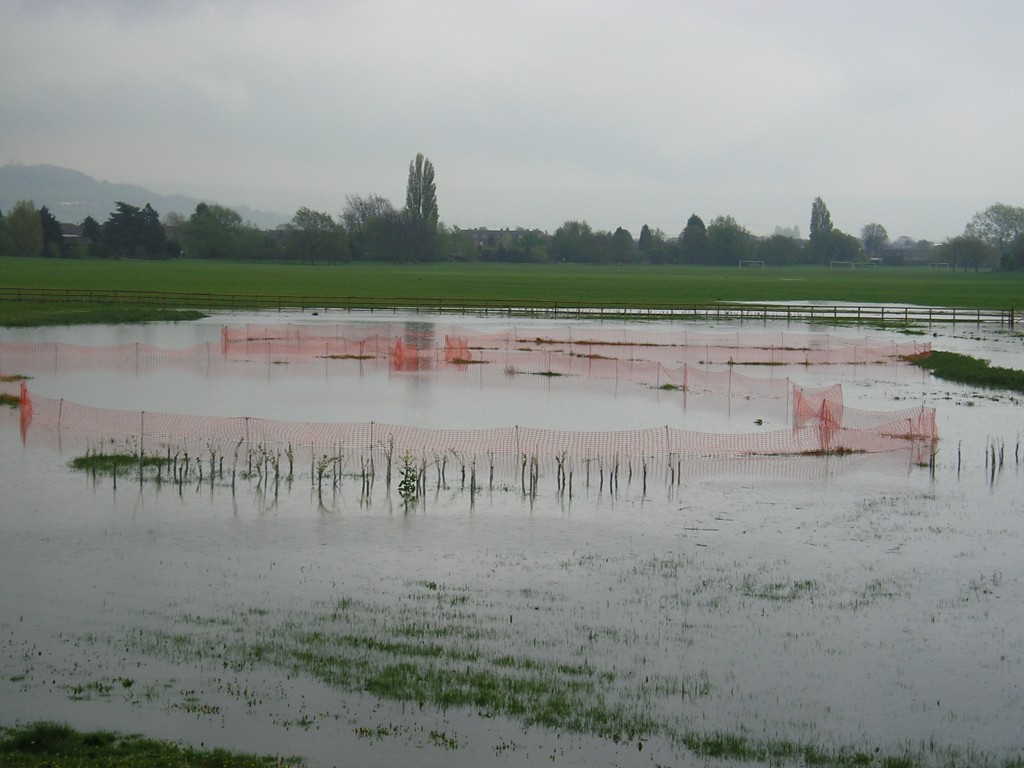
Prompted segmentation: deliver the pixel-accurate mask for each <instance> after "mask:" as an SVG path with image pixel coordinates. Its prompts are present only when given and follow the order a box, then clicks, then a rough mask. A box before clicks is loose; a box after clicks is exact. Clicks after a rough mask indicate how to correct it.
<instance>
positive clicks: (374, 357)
mask: <svg viewBox="0 0 1024 768" xmlns="http://www.w3.org/2000/svg"><path fill="white" fill-rule="evenodd" d="M328 331H331V332H333V333H334V334H335V335H328ZM414 331H415V332H412V331H409V330H408V329H407V330H406V332H405V333H404V335H396V334H394V333H392V332H390V329H389V328H385V327H381V328H376V327H375V328H371V329H362V328H360V327H359V326H344V327H343V326H327V327H326V329H324V328H320V327H318V326H312V327H306V326H280V327H276V326H271V327H263V326H260V327H254V326H247V327H246V328H245V329H244V330H242V331H239V330H237V329H228V328H224V329H222V337H223V338H222V341H221V343H220V344H219V345H218V344H213V343H208V344H199V345H196V346H193V347H189V348H186V349H165V348H161V347H155V346H152V345H148V344H138V343H135V344H120V345H113V346H105V347H83V346H78V345H74V344H62V343H40V344H15V343H0V367H2V368H3V369H5V370H9V371H17V372H21V373H36V372H45V373H52V374H58V373H62V372H71V371H78V370H93V369H103V370H107V371H126V372H131V373H135V374H140V373H148V372H152V371H156V370H161V369H166V368H170V369H176V370H185V371H191V372H195V373H199V374H201V375H204V376H216V375H260V376H261V377H262V376H264V375H266V374H267V371H269V370H271V369H272V368H277V369H278V371H280V370H281V369H283V368H284V367H288V368H290V369H291V371H292V372H296V373H298V372H300V371H301V370H302V368H303V366H306V367H307V368H311V367H312V366H319V367H329V368H330V370H335V368H336V369H337V370H338V371H339V372H344V371H346V370H351V366H353V365H355V364H358V365H360V366H364V367H366V368H367V369H370V370H372V369H380V370H387V371H389V372H393V373H401V372H404V371H418V372H428V371H429V372H432V374H433V375H438V376H440V375H447V374H452V375H457V374H459V373H465V372H466V371H467V370H468V369H470V368H473V369H474V370H476V371H479V382H478V383H480V384H484V383H486V384H488V385H490V386H496V385H497V382H498V381H499V380H500V378H501V377H502V375H505V376H506V377H513V376H516V375H524V376H527V375H543V376H581V377H591V378H595V379H607V380H615V381H632V382H635V383H637V384H641V385H646V386H651V387H675V388H679V389H683V390H685V391H688V392H695V393H700V392H713V393H720V394H729V395H736V396H741V397H751V398H755V397H756V398H775V399H783V398H785V397H787V396H788V393H789V388H790V382H789V380H788V379H782V378H779V379H773V378H761V377H754V376H747V375H744V374H740V373H739V372H737V371H734V370H733V365H734V364H735V365H739V364H742V365H748V366H752V365H763V366H766V367H768V369H769V370H771V367H772V366H775V365H785V364H800V365H816V364H840V363H842V364H849V363H858V364H876V363H883V364H888V363H892V362H894V361H896V360H897V359H898V358H899V357H900V356H903V355H909V354H919V353H920V352H921V351H922V350H923V349H927V346H928V345H922V344H919V343H916V342H912V343H909V344H901V345H897V344H882V343H869V342H864V343H861V344H855V343H852V342H850V341H848V340H843V339H842V338H841V337H831V336H827V335H825V334H819V335H814V334H755V333H744V334H700V333H693V332H689V331H682V332H650V331H648V332H641V331H633V330H632V329H631V330H630V331H629V338H630V340H629V341H623V339H626V338H627V336H626V332H625V331H617V332H611V331H605V332H603V334H601V333H600V331H595V332H593V333H590V334H588V337H587V338H586V339H584V340H582V341H579V340H573V339H571V333H572V331H571V330H560V331H559V334H558V335H556V334H555V333H553V332H552V333H547V334H546V335H545V336H544V337H540V336H536V335H531V337H530V338H529V339H523V338H520V337H519V336H517V335H516V334H515V333H514V332H511V331H509V332H506V333H503V334H489V335H485V334H476V335H474V336H466V335H451V334H448V335H445V336H444V340H443V346H442V345H441V344H440V343H437V342H435V340H434V337H433V335H431V334H427V333H424V332H423V331H422V329H414ZM342 332H346V333H349V334H350V336H349V337H346V336H341V335H337V334H340V333H342ZM599 334H600V335H599ZM693 342H703V343H693ZM743 344H751V345H754V346H741V345H743ZM757 345H761V346H757ZM279 363H288V366H282V365H277V364H279ZM708 364H725V365H728V369H727V370H724V371H711V370H708V369H707V368H706V367H702V366H706V365H708ZM332 366H333V367H332ZM282 375H287V374H282ZM485 379H486V381H485ZM520 381H522V379H520ZM503 385H507V381H506V382H503Z"/></svg>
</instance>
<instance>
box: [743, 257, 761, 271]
mask: <svg viewBox="0 0 1024 768" xmlns="http://www.w3.org/2000/svg"><path fill="white" fill-rule="evenodd" d="M744 267H753V268H755V269H757V268H758V267H760V268H761V269H764V262H763V261H749V260H748V261H744V260H742V259H741V260H740V269H743V268H744Z"/></svg>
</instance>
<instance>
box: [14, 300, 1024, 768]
mask: <svg viewBox="0 0 1024 768" xmlns="http://www.w3.org/2000/svg"><path fill="white" fill-rule="evenodd" d="M388 321H389V322H395V323H402V324H407V323H417V324H421V325H424V326H427V327H431V328H432V332H433V333H434V335H435V336H437V337H442V338H443V335H444V332H445V329H446V327H448V326H450V325H451V324H452V322H453V321H452V319H451V318H450V317H430V316H425V315H417V316H415V317H401V316H397V317H394V318H389V319H388ZM246 322H258V323H265V324H272V323H276V322H296V323H329V322H337V323H358V322H367V323H370V322H373V323H378V322H380V317H379V316H374V317H372V318H370V317H361V316H358V315H351V314H341V313H338V314H336V315H335V314H331V313H327V314H325V315H324V316H322V317H318V318H313V317H311V316H309V315H308V314H307V315H305V316H300V315H295V316H287V315H286V316H279V315H276V314H275V315H270V316H268V315H250V316H241V315H230V316H227V315H225V316H219V317H214V318H210V319H207V320H205V321H201V322H197V323H189V324H153V325H145V326H120V327H110V328H58V329H53V328H48V329H31V330H4V331H0V341H5V342H53V341H61V342H70V343H74V344H81V345H87V346H100V345H108V344H123V343H135V342H138V343H145V344H152V345H156V346H162V347H167V348H177V349H182V348H187V347H191V346H193V345H196V344H201V343H205V342H210V341H217V340H219V338H220V328H221V325H222V324H228V325H237V324H242V323H246ZM458 324H459V325H460V326H463V327H464V326H467V325H471V326H474V327H478V328H480V329H481V330H493V329H500V328H505V327H508V325H509V324H510V323H509V322H508V320H507V319H505V321H504V323H502V321H499V320H495V319H494V318H475V319H474V318H461V317H460V318H458ZM515 324H517V325H519V326H524V327H529V326H531V321H529V320H519V319H517V320H515ZM534 325H536V326H537V327H550V326H551V325H553V323H552V322H551V321H537V322H536V323H535V324H534ZM573 326H574V327H578V328H580V329H581V330H585V329H586V328H587V327H588V326H587V323H585V322H582V321H575V322H574V323H573ZM666 327H669V326H666ZM687 327H689V328H693V327H694V326H693V325H692V324H690V325H688V326H687ZM772 328H776V329H783V330H792V331H800V332H805V331H810V332H820V333H825V332H827V333H833V334H837V335H844V336H852V337H862V336H865V335H867V336H870V337H871V338H882V339H887V340H891V339H897V340H900V341H904V340H906V338H907V337H905V336H903V335H901V334H898V333H895V332H892V331H882V330H868V331H865V330H863V329H851V328H844V329H828V328H821V327H816V328H812V329H808V328H804V327H801V328H795V327H793V326H782V325H779V326H773V325H769V326H768V329H772ZM700 330H707V331H711V332H716V331H721V332H728V333H737V332H740V331H742V330H744V329H743V328H741V327H739V326H738V325H735V324H722V325H719V326H701V327H700ZM750 330H751V331H752V332H762V331H764V330H765V326H763V325H761V324H756V325H752V326H750ZM922 338H923V339H926V340H930V341H931V342H932V343H933V344H934V346H935V348H936V349H941V350H948V351H957V352H964V353H967V354H971V355H974V356H978V357H984V358H986V359H990V360H991V361H992V362H993V364H995V365H1002V366H1008V367H1014V368H1024V340H1022V338H1021V336H1020V335H1019V334H1014V333H1011V332H1008V331H1006V330H1005V329H997V328H978V327H975V326H957V327H955V328H945V327H936V328H932V329H928V335H927V336H926V337H922ZM347 362H348V364H349V365H348V367H347V368H346V369H344V370H342V369H341V368H340V367H332V366H330V365H327V364H324V365H323V366H316V365H314V366H311V367H308V368H303V367H300V366H294V367H293V366H273V365H268V366H266V367H265V368H264V369H262V370H259V371H253V372H250V373H249V374H248V375H243V376H212V375H204V374H203V373H202V372H197V371H183V370H173V369H172V370H159V371H144V372H136V371H125V370H110V369H108V370H96V369H90V368H88V367H81V368H74V369H72V368H68V369H63V370H62V369H61V366H59V365H55V366H54V367H53V369H51V370H50V371H43V370H41V371H35V372H32V373H31V375H32V377H33V378H32V379H31V380H30V381H29V388H30V390H31V391H33V392H37V393H38V394H40V395H42V396H45V397H51V398H65V399H67V400H71V401H75V402H79V403H83V404H86V405H93V406H98V407H103V408H120V409H126V410H146V411H150V412H156V411H162V412H177V413H188V414H202V415H223V416H239V415H247V416H256V417H260V418H269V419H282V420H295V421H360V422H364V421H378V422H383V423H394V424H408V425H415V426H427V427H444V428H465V429H469V428H481V427H489V426H505V425H508V424H519V425H525V426H538V427H555V428H562V429H573V430H616V429H633V428H637V427H647V426H659V425H664V424H674V425H679V426H684V427H685V428H688V429H698V430H707V431H718V432H751V431H755V430H756V429H759V428H762V427H763V428H782V427H784V426H785V424H786V421H787V416H788V414H787V411H786V406H785V404H779V403H777V402H757V401H750V400H746V399H743V400H740V401H738V402H731V401H730V402H723V401H722V400H721V398H719V399H717V400H716V399H712V398H705V399H700V398H696V399H695V400H694V401H685V400H683V399H682V398H681V396H680V395H679V393H666V392H662V391H660V390H657V389H654V388H651V387H639V386H637V385H635V384H633V383H629V382H625V381H600V382H595V381H583V380H580V379H578V378H576V379H574V378H569V377H564V378H559V379H540V378H533V379H530V380H526V379H525V378H520V377H516V383H515V385H509V386H501V387H498V386H485V385H484V382H483V378H482V377H483V373H482V372H481V371H479V370H476V371H474V370H472V367H470V370H468V371H467V372H466V376H465V380H464V381H461V382H458V381H455V382H453V381H449V380H444V381H439V380H437V379H435V378H433V377H432V376H430V375H424V374H415V373H414V374H400V375H389V374H388V373H387V372H384V373H382V372H380V371H379V370H376V369H374V368H373V367H372V366H365V367H364V368H360V367H359V365H358V363H356V362H354V361H347ZM2 365H3V361H2V359H0V366H2ZM0 372H2V373H4V374H10V373H20V371H9V370H2V371H0ZM744 373H747V374H748V375H752V376H764V377H768V376H773V377H789V378H791V379H792V380H793V381H794V382H795V383H798V384H801V385H806V386H810V387H817V386H825V385H828V384H831V383H835V382H840V383H842V385H843V392H844V401H845V404H846V405H847V406H851V407H855V408H859V409H864V410H898V409H902V408H906V407H911V406H918V405H926V406H929V407H934V408H935V409H936V411H937V423H938V430H939V435H940V442H939V450H938V453H937V455H936V461H935V465H934V467H933V468H929V467H922V466H918V465H917V464H916V463H913V462H910V461H908V460H907V459H906V458H905V457H903V456H901V455H899V454H877V455H855V456H846V457H834V456H833V457H829V458H825V457H799V458H794V457H788V458H787V457H775V458H772V457H758V458H749V459H744V460H730V461H725V460H722V461H699V462H698V461H694V462H687V464H686V466H685V468H684V470H683V477H682V481H681V482H679V483H672V484H670V483H665V482H659V483H652V484H650V485H649V486H648V487H647V489H646V492H644V491H643V490H642V489H641V487H640V484H639V482H638V480H637V478H632V479H631V480H630V481H623V482H621V484H620V485H619V487H618V488H617V489H616V490H615V491H614V492H612V491H610V490H609V489H608V487H607V486H601V487H600V488H599V487H598V486H597V485H596V483H595V484H591V485H590V486H589V487H587V486H585V485H584V483H583V482H582V480H581V479H579V478H578V479H577V486H576V490H575V493H574V494H573V495H572V497H571V498H570V497H569V496H567V495H566V494H565V493H558V492H557V491H556V487H555V483H554V480H553V479H552V478H549V477H542V478H541V481H540V484H539V491H538V493H537V494H536V495H535V496H533V497H529V498H527V497H524V496H523V494H521V493H520V490H519V487H518V485H515V486H514V487H508V486H501V485H499V486H497V487H493V488H488V489H487V490H484V491H478V492H477V493H476V494H475V495H474V496H473V498H471V497H470V493H469V492H468V491H467V490H465V488H464V487H460V483H459V482H458V479H457V478H452V477H451V474H452V472H453V470H451V469H450V470H449V478H448V482H447V484H446V486H445V487H438V485H437V484H436V483H434V482H433V478H431V477H428V487H427V492H426V498H425V499H424V500H423V502H422V503H419V504H417V505H416V506H415V507H414V508H412V509H406V508H405V507H404V506H403V504H402V502H401V500H400V499H399V497H398V494H397V492H396V491H395V490H394V489H393V488H392V489H387V488H385V487H384V485H383V483H382V482H381V481H380V480H379V479H378V480H377V483H376V485H375V486H374V488H373V490H372V493H370V494H369V495H368V496H367V495H366V494H364V493H363V489H362V488H361V484H360V481H359V479H358V478H342V480H341V482H340V483H339V484H338V486H337V487H336V488H332V489H331V491H330V492H329V493H324V494H322V495H321V496H320V497H318V496H317V495H316V494H315V493H314V492H313V491H312V483H311V477H310V469H309V466H308V464H307V465H305V468H304V470H303V471H304V473H305V474H304V475H302V474H300V476H299V477H298V478H297V479H296V481H295V482H294V484H293V485H292V486H291V487H288V488H285V487H282V488H281V489H280V492H279V493H277V494H273V493H271V492H270V489H269V488H260V489H257V488H254V487H253V486H252V484H251V483H249V484H241V485H240V486H239V488H238V489H237V491H236V492H232V491H231V489H230V488H227V487H225V486H224V485H222V484H221V485H217V486H216V487H214V486H212V485H209V484H205V483H202V484H200V483H193V484H187V485H186V486H185V487H184V488H181V487H179V486H175V485H173V484H164V485H158V484H156V483H151V482H147V483H144V484H140V483H138V482H134V483H133V482H131V480H130V479H124V478H122V479H121V480H119V481H118V483H117V485H116V487H115V485H114V483H113V482H112V481H111V479H110V478H103V477H100V478H93V477H90V476H88V475H86V474H81V473H74V472H72V471H71V470H70V469H69V468H68V462H69V461H70V460H71V458H73V453H72V452H71V451H70V450H68V448H67V446H63V445H55V444H52V443H50V442H47V441H41V440H40V441H33V440H32V439H29V440H27V441H26V442H24V443H23V442H22V439H21V434H20V431H19V418H18V414H17V412H15V411H11V410H10V409H6V408H0V478H2V482H3V494H2V497H0V530H2V537H0V583H2V584H3V588H2V591H0V637H2V644H0V724H4V725H13V724H16V723H24V722H28V721H33V720H37V719H52V720H61V721H67V722H69V723H71V724H73V725H76V726H78V727H82V728H105V729H112V730H119V731H128V732H141V733H145V734H146V735H150V736H156V737H165V738H171V739H174V740H182V741H186V742H188V743H191V744H200V743H202V744H205V745H206V746H211V745H216V746H225V747H230V748H240V749H245V750H247V751H255V752H270V753H276V754H282V755H301V756H303V757H304V758H305V759H306V760H307V761H308V764H309V765H311V766H334V765H338V766H368V765H380V766H385V765H395V764H417V765H479V764H482V763H484V762H486V763H488V764H495V765H524V764H541V763H543V764H545V765H546V764H554V765H565V766H574V765H593V764H598V765H610V764H616V765H665V764H674V765H678V764H701V763H702V762H703V761H702V759H700V758H698V757H696V756H694V755H693V754H692V753H690V752H689V751H688V750H687V749H686V747H685V746H683V745H682V744H681V743H680V738H681V737H682V736H683V735H685V734H693V733H713V732H721V733H727V734H736V735H743V736H746V737H748V738H750V739H752V740H755V741H756V740H786V741H791V742H800V743H805V742H813V743H816V744H819V745H822V746H824V747H826V748H834V749H846V748H849V749H856V750H859V751H863V752H866V753H869V754H874V753H875V750H876V749H877V750H880V754H894V753H901V752H902V751H904V750H911V751H915V752H916V751H919V750H923V751H924V752H925V753H926V754H933V755H937V756H938V757H942V756H944V755H948V754H951V753H953V752H958V753H960V754H968V753H973V754H978V753H981V754H984V755H988V756H993V757H996V758H1005V757H1015V756H1016V757H1020V756H1021V755H1022V740H1021V736H1020V724H1021V723H1022V722H1024V574H1022V571H1021V566H1020V563H1021V556H1020V552H1021V551H1022V544H1024V503H1022V502H1021V499H1022V498H1024V494H1022V490H1024V476H1022V467H1021V461H1024V456H1022V455H1021V450H1022V449H1021V447H1020V440H1021V433H1022V432H1024V423H1022V422H1024V419H1022V416H1021V414H1022V413H1024V411H1022V409H1021V404H1020V399H1019V397H1017V396H1014V395H1010V394H1008V393H1005V392H989V391H981V390H976V389H972V388H968V387H963V386H960V385H955V384H950V383H947V382H942V381H939V380H934V379H932V378H931V377H930V376H929V375H928V374H927V373H926V372H923V371H921V370H919V369H916V368H911V367H909V366H905V365H896V364H894V365H889V366H879V365H870V366H811V367H806V366H785V367H784V369H778V370H776V369H772V370H770V371H766V370H764V369H761V370H757V369H751V370H745V371H744ZM474 376H476V377H478V378H477V380H476V381H474V378H473V377H474ZM755 421H760V422H762V424H757V425H755ZM339 616H340V617H341V618H339ZM331 632H335V633H336V634H334V635H332V634H331ZM314 635H319V636H321V637H322V636H327V637H329V638H330V637H334V638H335V639H336V640H337V642H338V643H339V645H340V644H341V643H342V639H344V642H345V643H347V645H345V646H344V647H345V649H346V652H347V653H348V654H349V655H351V656H354V657H356V658H358V659H359V660H365V661H368V662H372V661H375V660H379V659H380V658H381V657H383V656H386V655H387V653H388V651H387V650H386V649H385V648H384V646H385V645H386V644H387V643H388V642H395V643H397V642H399V641H401V642H403V643H406V644H408V646H405V647H407V648H408V647H419V648H428V649H430V650H431V652H433V651H434V650H436V649H440V651H439V653H438V655H437V656H436V657H434V656H432V657H430V658H429V659H428V660H427V661H423V658H424V657H417V656H415V654H410V653H408V652H407V653H406V654H405V655H404V656H403V655H401V654H399V655H397V656H396V657H395V658H396V659H397V661H402V662H415V663H417V664H425V665H436V666H435V668H441V669H444V670H446V671H447V672H448V673H450V674H451V675H452V676H453V677H454V676H456V675H458V674H460V673H462V672H463V671H466V670H468V669H469V668H473V669H477V668H480V667H484V666H488V665H489V666H488V669H494V668H506V667H507V665H508V664H510V663H512V662H509V661H508V660H509V659H512V660H514V663H515V671H516V672H517V673H520V674H522V675H523V676H525V677H529V676H530V675H531V674H532V672H531V670H540V673H541V674H549V673H550V675H552V676H554V678H555V679H557V680H562V681H564V680H567V679H575V677H573V676H574V675H575V676H583V677H586V678H587V679H588V680H599V681H600V683H599V684H598V685H597V686H596V688H595V689H594V690H592V691H591V692H590V693H587V694H585V697H587V696H588V697H589V698H586V703H587V704H588V705H594V706H596V704H595V702H597V703H598V704H600V705H602V706H605V707H606V708H607V709H609V710H615V711H619V712H626V713H628V714H629V715H630V716H633V717H634V718H635V720H636V721H640V720H641V719H642V720H643V722H648V723H653V725H652V726H650V729H649V732H640V733H628V732H624V733H621V734H616V736H617V738H610V737H601V736H595V735H586V734H584V735H580V734H579V733H578V732H575V731H574V729H572V728H569V727H553V728H549V727H544V726H542V725H539V724H527V723H524V722H523V721H522V719H516V718H512V717H508V716H506V714H503V713H502V712H501V711H494V709H493V708H491V707H488V706H486V705H478V706H468V707H458V706H453V707H441V706H439V705H437V704H435V703H431V701H430V700H420V701H394V700H389V699H387V698H382V697H379V696H376V695H374V694H373V693H371V692H369V691H353V690H351V689H350V688H347V687H346V686H345V685H338V684H332V678H331V676H330V675H327V674H322V673H321V672H318V671H317V669H316V668H312V667H308V666H303V665H301V664H299V663H298V662H296V661H295V659H296V658H298V654H293V655H292V656H286V655H284V654H283V652H282V651H281V649H282V648H286V647H288V648H292V650H296V649H297V650H298V651H302V650H303V649H308V648H310V647H312V646H310V645H305V646H303V645H302V643H304V642H307V640H308V638H310V637H313V636H314ZM296 638H307V640H297V639H296ZM352 638H356V639H357V641H358V642H353V641H352ZM309 642H311V641H309ZM329 643H330V641H328V644H329ZM271 647H273V648H276V649H277V651H276V653H277V655H274V654H273V653H271V652H269V651H267V650H266V649H268V648H271ZM317 649H318V652H319V653H322V654H325V653H329V652H335V651H336V650H337V649H335V648H331V647H328V648H326V649H325V648H323V647H321V646H317ZM284 658H287V659H290V661H282V659H284ZM502 665H505V666H504V667H503V666H502ZM567 668H568V669H571V670H576V671H571V672H565V671H564V670H565V669H567ZM558 670H562V671H558Z"/></svg>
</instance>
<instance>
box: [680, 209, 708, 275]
mask: <svg viewBox="0 0 1024 768" xmlns="http://www.w3.org/2000/svg"><path fill="white" fill-rule="evenodd" d="M679 247H680V249H681V251H682V257H683V261H684V262H686V263H688V264H706V263H707V260H708V229H707V227H705V226H704V221H703V220H702V219H701V217H700V216H698V215H697V214H696V213H694V214H693V215H691V216H690V218H689V219H688V220H687V222H686V228H685V229H684V230H683V231H682V234H680V235H679Z"/></svg>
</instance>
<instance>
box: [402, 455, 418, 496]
mask: <svg viewBox="0 0 1024 768" xmlns="http://www.w3.org/2000/svg"><path fill="white" fill-rule="evenodd" d="M400 472H401V475H402V479H401V480H400V481H399V482H398V495H399V496H401V497H402V501H404V502H405V503H406V504H411V503H412V502H414V501H416V497H417V496H418V495H419V470H417V468H416V464H415V462H414V461H413V456H412V454H411V453H409V452H408V451H406V453H405V455H403V456H402V468H401V470H400Z"/></svg>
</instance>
